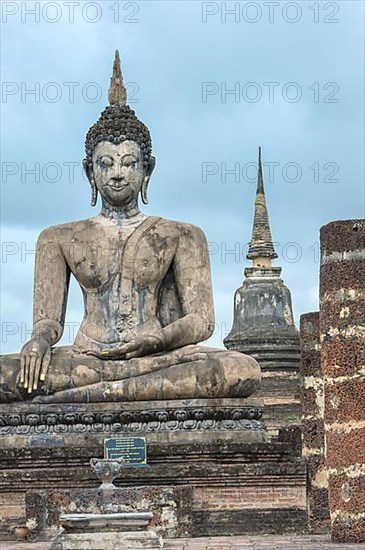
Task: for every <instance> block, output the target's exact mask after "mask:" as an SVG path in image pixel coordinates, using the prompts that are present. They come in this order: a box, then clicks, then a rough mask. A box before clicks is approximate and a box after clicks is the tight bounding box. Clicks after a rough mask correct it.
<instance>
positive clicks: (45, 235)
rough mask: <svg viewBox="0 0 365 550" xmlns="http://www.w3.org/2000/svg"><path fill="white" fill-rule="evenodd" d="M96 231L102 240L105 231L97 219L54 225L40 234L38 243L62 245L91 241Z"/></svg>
mask: <svg viewBox="0 0 365 550" xmlns="http://www.w3.org/2000/svg"><path fill="white" fill-rule="evenodd" d="M95 230H96V231H98V233H99V235H100V239H102V233H103V230H102V228H100V227H99V225H98V224H97V222H96V221H95V218H88V219H85V220H78V221H74V222H68V223H62V224H58V225H52V226H50V227H46V228H45V229H43V230H42V231H41V232H40V234H39V236H38V242H39V243H45V242H50V241H52V242H57V243H59V244H62V243H64V242H69V241H74V240H81V241H88V240H90V241H91V240H93V238H94V235H93V233H94V231H95Z"/></svg>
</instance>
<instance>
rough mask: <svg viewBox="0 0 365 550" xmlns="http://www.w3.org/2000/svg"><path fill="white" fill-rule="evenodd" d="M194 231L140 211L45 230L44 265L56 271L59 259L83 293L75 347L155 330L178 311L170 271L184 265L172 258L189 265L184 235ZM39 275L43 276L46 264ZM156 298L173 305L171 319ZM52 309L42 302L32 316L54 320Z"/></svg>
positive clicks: (108, 344) (106, 344) (105, 344)
mask: <svg viewBox="0 0 365 550" xmlns="http://www.w3.org/2000/svg"><path fill="white" fill-rule="evenodd" d="M196 231H200V230H199V229H198V228H195V227H194V226H191V225H189V224H183V223H178V222H175V221H170V220H165V219H161V218H154V217H147V216H145V215H143V214H138V215H137V216H135V217H133V218H131V219H127V220H123V221H122V222H120V223H116V222H115V221H113V220H109V219H107V218H105V217H104V216H101V215H99V216H96V217H95V218H90V219H87V220H82V221H78V222H73V223H69V224H63V225H58V226H54V227H50V228H48V229H46V230H45V231H44V232H43V233H42V237H41V240H42V241H43V244H44V245H45V246H46V249H45V250H47V249H48V255H49V251H50V250H52V251H53V250H56V249H53V248H48V247H50V246H51V244H50V243H52V245H55V246H56V247H57V254H56V253H54V256H55V257H54V261H53V262H51V263H50V264H49V267H50V268H52V270H53V269H54V268H55V265H54V262H58V263H59V264H60V265H59V266H58V271H59V270H60V269H62V263H64V264H65V265H64V267H65V268H66V270H69V271H70V273H72V274H73V275H74V277H75V278H76V280H77V282H78V283H79V285H80V287H81V289H82V292H83V296H84V318H83V321H82V323H81V326H80V329H79V332H78V334H77V336H76V339H75V343H74V346H75V348H77V349H80V350H81V349H96V350H102V349H109V348H113V347H114V346H118V345H120V343H121V342H128V341H130V340H131V339H132V338H133V337H135V336H136V335H138V334H141V333H146V334H156V333H157V332H158V331H159V330H160V329H161V327H162V326H164V325H166V324H168V323H169V322H171V321H173V320H175V319H176V318H177V317H178V316H180V315H179V310H180V309H181V308H180V304H179V303H177V301H178V297H177V296H178V295H177V291H176V284H175V278H174V270H176V268H178V269H180V270H181V268H184V266H182V265H181V262H180V264H179V265H177V264H176V262H174V260H176V258H177V259H179V250H180V251H181V252H184V264H186V268H188V267H189V262H188V261H187V260H188V258H189V255H188V257H186V247H187V243H186V242H185V238H184V237H185V234H191V232H193V233H194V232H196ZM40 275H41V277H42V279H46V278H47V277H48V270H47V265H44V266H43V269H42V272H40ZM172 287H174V289H175V292H174V293H173V292H172ZM162 293H164V299H163V300H161V294H162ZM161 303H163V304H164V305H165V306H166V305H167V306H168V307H169V306H170V309H172V310H174V317H175V318H174V319H172V318H171V311H170V312H167V311H165V312H161V310H160V309H159V304H161ZM36 307H37V306H36V304H35V310H36ZM165 309H166V308H165ZM55 313H56V317H57V312H54V311H53V312H52V313H51V314H50V315H48V314H47V313H46V312H45V311H44V306H41V307H40V308H39V312H38V315H37V314H36V311H35V314H36V316H37V317H38V318H42V317H43V318H53V319H54V318H55ZM166 316H167V317H168V318H167V319H166ZM37 320H38V319H37ZM37 320H36V322H37Z"/></svg>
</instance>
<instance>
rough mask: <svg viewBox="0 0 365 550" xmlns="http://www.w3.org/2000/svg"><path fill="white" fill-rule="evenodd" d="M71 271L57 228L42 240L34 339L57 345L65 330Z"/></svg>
mask: <svg viewBox="0 0 365 550" xmlns="http://www.w3.org/2000/svg"><path fill="white" fill-rule="evenodd" d="M69 281H70V269H69V267H68V265H67V263H66V260H65V257H64V255H63V252H62V248H61V244H60V242H59V239H57V236H56V232H55V230H54V228H48V229H45V230H44V231H42V233H41V234H40V235H39V237H38V241H37V248H36V258H35V276H34V298H33V332H32V338H44V339H45V340H47V341H48V343H49V344H50V345H51V346H53V345H54V344H55V343H56V342H58V340H59V339H60V338H61V336H62V333H63V328H64V321H65V313H66V303H67V295H68V286H69Z"/></svg>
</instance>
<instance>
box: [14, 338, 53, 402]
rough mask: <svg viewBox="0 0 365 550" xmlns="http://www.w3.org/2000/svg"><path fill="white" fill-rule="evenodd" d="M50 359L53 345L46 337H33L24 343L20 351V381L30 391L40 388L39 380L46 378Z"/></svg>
mask: <svg viewBox="0 0 365 550" xmlns="http://www.w3.org/2000/svg"><path fill="white" fill-rule="evenodd" d="M50 360H51V346H50V344H49V342H48V341H47V340H46V339H45V338H42V337H38V338H32V339H31V340H29V342H27V343H26V344H24V346H23V348H22V351H21V352H20V372H19V376H18V383H19V384H20V385H21V386H23V387H24V388H25V389H28V393H32V391H33V390H36V389H37V388H38V382H39V381H43V380H45V378H46V374H47V370H48V367H49V363H50Z"/></svg>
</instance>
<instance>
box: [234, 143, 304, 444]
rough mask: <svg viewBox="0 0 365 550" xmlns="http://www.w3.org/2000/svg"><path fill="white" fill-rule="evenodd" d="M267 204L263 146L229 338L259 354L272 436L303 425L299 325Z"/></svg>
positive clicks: (236, 347) (241, 348)
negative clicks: (277, 261)
mask: <svg viewBox="0 0 365 550" xmlns="http://www.w3.org/2000/svg"><path fill="white" fill-rule="evenodd" d="M275 258H277V254H276V252H275V249H274V245H273V242H272V237H271V230H270V224H269V216H268V212H267V207H266V198H265V191H264V181H263V174H262V163H261V148H260V149H259V161H258V177H257V191H256V199H255V216H254V222H253V229H252V238H251V242H250V246H249V250H248V254H247V259H249V260H252V261H253V266H252V267H250V268H246V269H245V280H244V282H243V284H242V286H241V287H240V288H238V290H236V293H235V296H234V318H233V325H232V329H231V331H230V333H229V334H228V336H227V337H226V338H225V339H224V344H225V346H226V347H227V348H228V349H231V350H235V351H239V352H241V353H245V354H247V355H250V356H251V357H254V358H255V359H256V360H257V361H258V362H259V364H260V367H261V369H262V373H263V383H262V385H261V390H260V393H259V395H260V396H261V397H263V398H264V402H265V412H266V416H265V421H266V425H267V428H268V431H269V435H272V436H274V435H276V436H277V433H278V431H279V430H280V428H282V427H284V426H290V425H299V424H300V402H299V380H298V370H299V362H300V345H299V334H298V331H297V329H296V327H295V324H294V319H293V312H292V305H291V296H290V291H289V289H288V288H287V287H286V286H285V285H284V283H283V281H282V279H281V278H280V273H281V268H280V267H272V266H271V262H272V260H274V259H275Z"/></svg>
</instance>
